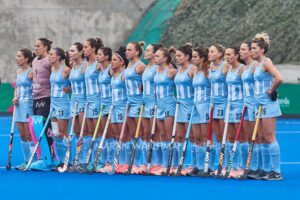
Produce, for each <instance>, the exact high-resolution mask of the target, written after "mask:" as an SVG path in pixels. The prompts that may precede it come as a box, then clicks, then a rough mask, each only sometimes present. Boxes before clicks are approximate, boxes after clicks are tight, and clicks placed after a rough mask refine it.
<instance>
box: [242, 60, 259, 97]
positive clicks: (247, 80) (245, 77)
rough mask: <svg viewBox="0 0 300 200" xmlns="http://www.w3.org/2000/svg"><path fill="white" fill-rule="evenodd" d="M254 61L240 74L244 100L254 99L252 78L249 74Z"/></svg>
mask: <svg viewBox="0 0 300 200" xmlns="http://www.w3.org/2000/svg"><path fill="white" fill-rule="evenodd" d="M255 63H256V61H253V62H252V63H251V65H249V66H248V68H247V69H244V71H243V73H242V77H241V78H242V81H243V94H244V98H246V97H254V77H253V74H252V73H251V71H252V68H253V65H254V64H255Z"/></svg>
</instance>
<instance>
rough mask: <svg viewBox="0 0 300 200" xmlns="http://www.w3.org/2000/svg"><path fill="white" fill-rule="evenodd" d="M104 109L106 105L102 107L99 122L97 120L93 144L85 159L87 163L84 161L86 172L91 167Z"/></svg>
mask: <svg viewBox="0 0 300 200" xmlns="http://www.w3.org/2000/svg"><path fill="white" fill-rule="evenodd" d="M103 109H104V105H101V111H100V114H99V116H98V120H97V124H96V127H95V130H94V134H93V138H92V142H91V145H90V148H89V150H88V152H87V155H86V158H85V161H84V165H83V171H86V169H87V166H88V165H89V162H90V159H91V155H92V152H93V148H94V144H95V140H96V137H97V134H98V130H99V125H100V122H101V118H102V115H103Z"/></svg>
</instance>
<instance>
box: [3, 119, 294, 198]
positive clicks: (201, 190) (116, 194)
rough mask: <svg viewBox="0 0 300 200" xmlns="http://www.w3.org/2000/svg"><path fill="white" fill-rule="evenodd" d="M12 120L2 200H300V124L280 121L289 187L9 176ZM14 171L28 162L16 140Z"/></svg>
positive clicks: (48, 174) (132, 178)
mask: <svg viewBox="0 0 300 200" xmlns="http://www.w3.org/2000/svg"><path fill="white" fill-rule="evenodd" d="M10 123H11V118H10V117H0V167H1V168H0V191H1V194H0V200H11V199H30V200H33V199H65V200H66V199H74V200H75V199H93V200H94V199H130V200H134V199H142V200H145V199H164V200H166V199H182V200H187V199H206V200H211V199H224V200H225V199H240V200H247V199H265V200H266V199H272V200H273V199H300V148H299V146H300V145H299V143H300V119H289V120H287V119H280V120H278V122H277V137H278V140H279V143H280V145H281V155H282V158H281V160H282V172H283V176H284V180H283V181H279V182H267V181H250V180H247V181H238V180H218V179H212V178H192V177H157V176H141V175H130V176H125V175H113V176H110V175H105V174H93V175H87V174H77V173H64V174H59V173H58V172H19V171H16V170H11V171H9V172H8V171H6V170H5V168H4V166H5V165H6V162H7V149H8V142H9V132H10ZM14 139H15V140H14V146H13V157H12V159H13V162H12V164H13V166H15V165H17V164H19V163H21V162H22V159H23V158H22V154H21V147H20V137H19V135H18V134H15V137H14Z"/></svg>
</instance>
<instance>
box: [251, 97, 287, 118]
mask: <svg viewBox="0 0 300 200" xmlns="http://www.w3.org/2000/svg"><path fill="white" fill-rule="evenodd" d="M255 111H256V115H257V112H258V105H257V106H256V110H255ZM280 115H282V113H281V109H280V106H279V103H278V100H276V101H271V102H268V103H266V104H264V105H262V110H261V114H260V118H272V117H279V116H280Z"/></svg>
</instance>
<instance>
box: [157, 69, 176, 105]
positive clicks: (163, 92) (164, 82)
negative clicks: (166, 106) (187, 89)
mask: <svg viewBox="0 0 300 200" xmlns="http://www.w3.org/2000/svg"><path fill="white" fill-rule="evenodd" d="M168 72H169V69H166V70H165V71H164V72H163V73H159V72H156V74H155V76H154V84H155V93H156V99H157V100H163V101H167V100H169V99H171V100H174V98H175V96H174V89H175V84H174V81H173V80H172V79H170V78H169V77H168Z"/></svg>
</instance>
